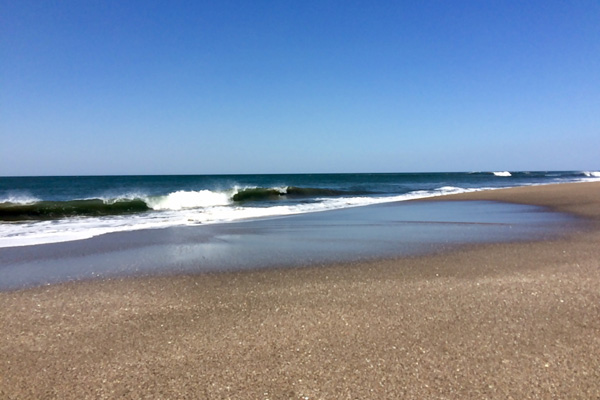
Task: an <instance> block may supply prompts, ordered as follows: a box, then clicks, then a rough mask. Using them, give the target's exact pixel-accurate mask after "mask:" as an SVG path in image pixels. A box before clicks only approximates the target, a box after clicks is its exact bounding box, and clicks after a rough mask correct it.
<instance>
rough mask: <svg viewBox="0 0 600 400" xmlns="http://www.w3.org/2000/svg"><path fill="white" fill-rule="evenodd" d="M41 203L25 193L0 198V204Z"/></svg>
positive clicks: (10, 194)
mask: <svg viewBox="0 0 600 400" xmlns="http://www.w3.org/2000/svg"><path fill="white" fill-rule="evenodd" d="M38 201H41V200H40V199H38V198H37V197H34V196H31V195H29V194H25V193H9V194H8V195H7V196H6V197H3V198H0V204H2V203H13V204H34V203H37V202H38Z"/></svg>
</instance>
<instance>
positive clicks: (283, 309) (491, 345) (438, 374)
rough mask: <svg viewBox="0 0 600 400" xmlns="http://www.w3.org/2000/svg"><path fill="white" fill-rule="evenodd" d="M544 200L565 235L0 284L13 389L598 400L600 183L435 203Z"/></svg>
mask: <svg viewBox="0 0 600 400" xmlns="http://www.w3.org/2000/svg"><path fill="white" fill-rule="evenodd" d="M451 200H486V201H500V202H513V203H519V204H531V205H537V206H543V207H547V208H550V209H552V210H555V211H560V212H568V213H570V214H573V215H576V216H578V217H579V218H580V219H581V223H580V224H579V225H578V226H579V227H580V228H579V230H573V231H572V232H570V233H569V234H568V235H565V236H563V237H560V238H555V237H553V238H550V239H548V240H540V241H524V242H518V243H492V244H473V245H467V246H462V247H460V248H458V249H455V250H451V251H445V252H439V253H436V254H432V255H427V256H419V255H417V256H409V257H402V258H396V259H388V260H383V261H375V262H364V263H350V264H338V265H329V266H326V267H310V268H295V269H273V270H264V271H245V272H230V273H218V274H204V275H180V276H172V277H156V278H120V279H110V280H104V281H91V282H79V283H66V284H60V285H56V286H48V287H42V288H35V289H28V290H23V291H16V292H6V293H0V307H1V308H2V310H3V313H2V314H1V317H0V336H1V337H2V338H3V341H2V343H1V344H0V360H2V361H0V397H6V398H42V397H45V398H63V399H70V398H73V399H76V398H79V399H81V398H117V397H119V398H150V397H152V398H155V397H162V398H240V399H244V398H311V399H313V398H482V397H483V398H498V399H500V398H511V397H513V398H550V397H554V398H595V397H598V396H600V372H599V371H600V360H599V359H598V357H597V354H600V340H599V338H600V323H599V322H598V321H600V291H599V290H598V287H600V265H599V260H600V249H599V248H598V247H599V246H598V243H600V183H598V182H594V183H575V184H559V185H548V186H528V187H520V188H513V189H500V190H493V191H485V192H473V193H467V194H459V195H451V196H446V197H443V198H441V197H440V198H430V199H427V200H420V201H451Z"/></svg>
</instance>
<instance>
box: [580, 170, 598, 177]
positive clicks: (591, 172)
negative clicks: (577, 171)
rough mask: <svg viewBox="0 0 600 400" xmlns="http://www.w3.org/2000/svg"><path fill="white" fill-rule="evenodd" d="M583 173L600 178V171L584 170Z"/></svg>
mask: <svg viewBox="0 0 600 400" xmlns="http://www.w3.org/2000/svg"><path fill="white" fill-rule="evenodd" d="M582 173H583V175H585V176H587V177H589V178H600V171H583V172H582Z"/></svg>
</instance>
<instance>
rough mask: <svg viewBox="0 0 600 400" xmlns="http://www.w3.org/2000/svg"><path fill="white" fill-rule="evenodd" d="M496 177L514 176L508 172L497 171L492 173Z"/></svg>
mask: <svg viewBox="0 0 600 400" xmlns="http://www.w3.org/2000/svg"><path fill="white" fill-rule="evenodd" d="M492 174H494V175H495V176H512V174H511V173H510V172H508V171H496V172H492Z"/></svg>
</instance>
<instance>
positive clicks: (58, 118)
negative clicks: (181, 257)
mask: <svg viewBox="0 0 600 400" xmlns="http://www.w3.org/2000/svg"><path fill="white" fill-rule="evenodd" d="M598 169H600V2H598V0H588V1H586V0H582V1H552V0H546V1H521V0H518V1H496V0H489V1H479V0H472V1H445V0H443V1H427V0H423V1H417V0H415V1H373V0H368V1H352V0H346V1H328V0H315V1H313V0H300V1H298V0H294V1H286V0H273V1H260V0H248V1H227V0H218V1H210V2H209V1H198V0H195V1H122V0H118V1H111V0H98V1H96V0H85V1H80V0H73V1H68V0H67V1H51V0H40V1H28V0H19V1H14V0H0V175H87V174H180V173H181V174H214V173H293V172H298V173H303V172H419V171H481V170H598Z"/></svg>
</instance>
